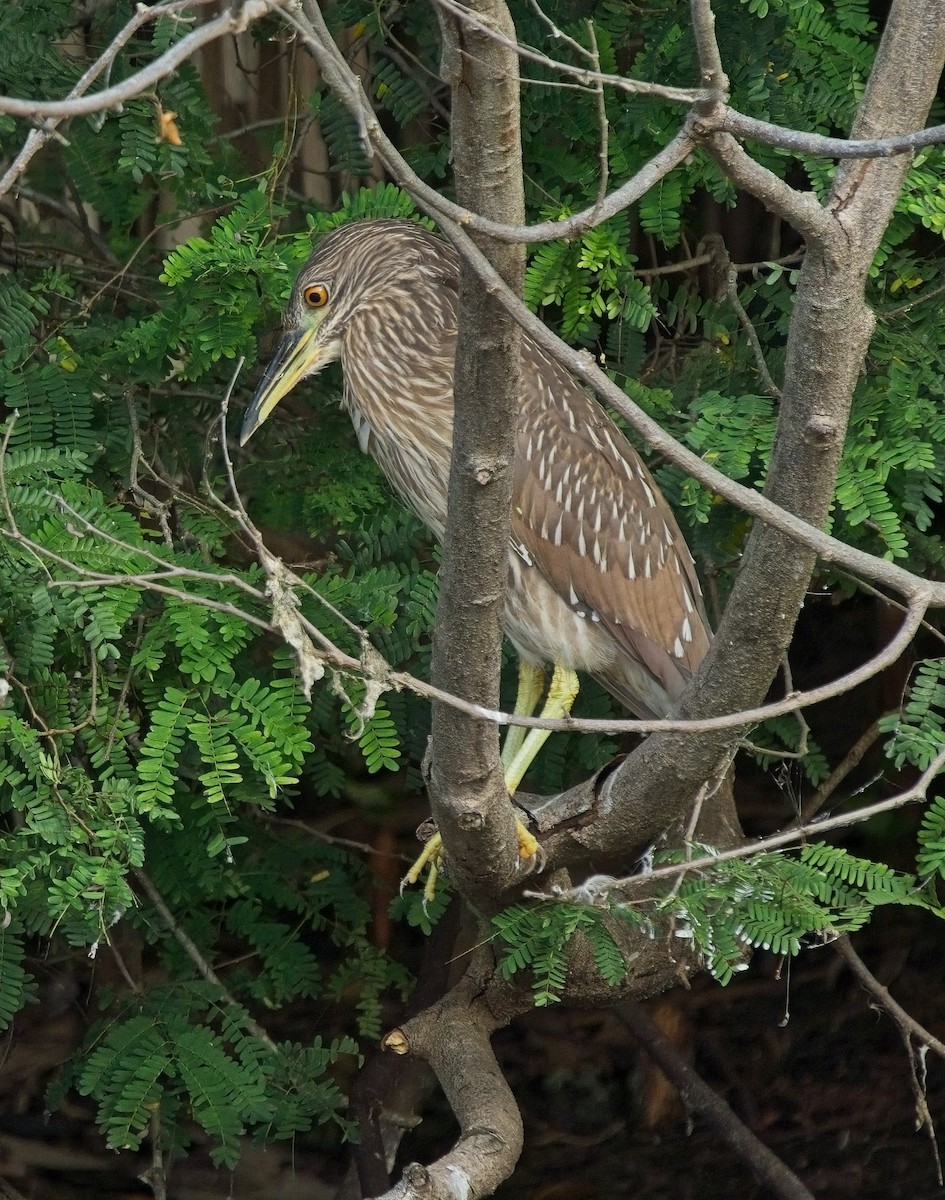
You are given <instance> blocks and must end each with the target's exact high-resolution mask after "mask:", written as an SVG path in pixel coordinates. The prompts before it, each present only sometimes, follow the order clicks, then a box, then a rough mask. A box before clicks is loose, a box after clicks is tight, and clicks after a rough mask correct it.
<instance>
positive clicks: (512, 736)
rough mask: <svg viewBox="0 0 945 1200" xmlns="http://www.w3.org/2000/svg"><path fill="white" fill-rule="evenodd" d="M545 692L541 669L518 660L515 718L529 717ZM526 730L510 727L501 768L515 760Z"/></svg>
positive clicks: (515, 726)
mask: <svg viewBox="0 0 945 1200" xmlns="http://www.w3.org/2000/svg"><path fill="white" fill-rule="evenodd" d="M544 690H545V672H544V671H543V670H542V669H541V667H536V666H534V664H532V663H529V662H526V661H525V659H524V658H520V659H519V660H518V694H517V695H516V697H515V708H514V710H513V711H514V713H515V715H516V716H517V717H530V716H531V715H532V713H533V712H534V711H535V709H536V708H537V707H538V701H539V700H540V699H541V694H542V692H543V691H544ZM527 732H528V730H527V729H526V728H525V726H524V725H510V726H509V731H508V733H507V734H506V735H505V744H504V745H503V747H502V766H503V767H505V768H506V769H508V766H509V763H510V762H512V760H513V759H514V758H515V755H516V754H517V753H518V752H519V750H520V749H521V746H522V742H524V741H525V735H526V733H527Z"/></svg>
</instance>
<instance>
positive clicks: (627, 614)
mask: <svg viewBox="0 0 945 1200" xmlns="http://www.w3.org/2000/svg"><path fill="white" fill-rule="evenodd" d="M522 374H523V390H524V394H525V403H524V406H523V414H522V424H521V427H520V431H519V443H518V454H517V456H516V458H517V461H516V479H515V483H514V496H513V505H512V509H513V511H512V537H513V541H514V542H515V543H516V544H517V545H520V546H521V547H522V548H523V549H524V550H525V551H526V552H527V554H528V556H529V557H530V559H531V560H532V561H533V562H534V564H535V566H536V567H538V569H539V570H540V571H541V572H542V574H543V575H544V576H545V578H546V579H547V580H548V582H549V583H551V585H552V586H553V587H554V589H555V590H556V591H557V593H558V594H559V596H561V598H562V599H563V600H564V601H565V602H566V603H567V604H568V605H570V607H571V608H572V609H573V610H574V611H575V612H578V613H580V614H582V615H583V616H584V617H585V619H586V620H588V621H593V622H597V623H599V624H601V625H603V626H604V627H605V628H606V629H607V630H608V632H609V633H610V635H611V637H612V638H613V639H614V641H615V642H616V643H617V644H618V645H619V646H620V647H622V648H623V649H624V650H625V651H626V652H627V653H628V654H630V655H631V656H632V657H633V658H634V659H636V660H637V661H638V662H641V663H643V664H644V666H645V667H646V668H647V670H648V671H649V672H651V673H652V675H653V676H654V678H655V679H657V680H658V681H659V682H660V683H661V684H662V686H663V687H664V688H665V690H666V692H667V693H668V694H669V696H670V697H671V698H675V697H676V696H678V695H679V693H680V691H681V690H682V688H683V686H684V685H685V682H686V681H687V680H688V678H689V677H690V675H691V674H692V672H694V671H695V670H696V668H697V667H698V666H699V664H700V663H701V661H702V659H703V657H704V656H705V653H706V650H707V649H708V645H709V635H708V632H707V628H706V623H705V618H704V611H703V607H702V599H701V592H700V590H699V584H698V580H697V578H696V573H695V567H694V564H693V561H692V556H691V555H690V553H689V549H688V547H687V546H686V543H685V540H684V539H683V536H682V534H681V533H680V531H679V527H678V525H677V524H676V520H675V518H674V516H673V513H672V510H671V509H670V508H669V505H668V504H667V503H666V501H665V500H664V499H663V496H662V494H661V493H660V491H659V488H658V487H657V485H656V483H655V481H654V480H653V477H652V476H651V475H650V473H649V471H648V470H647V469H646V467H645V466H644V464H643V462H642V460H641V459H640V457H639V455H638V454H637V452H636V451H635V450H634V449H633V447H632V446H631V445H630V443H629V442H628V441H627V440H626V438H625V437H624V436H623V434H622V433H621V432H620V431H619V430H618V429H617V427H616V426H615V425H614V424H613V422H612V421H611V420H610V419H609V418H608V417H607V415H606V414H605V413H604V411H603V409H602V408H601V407H600V406H599V405H598V404H597V403H596V402H595V401H594V400H593V399H592V398H591V397H590V396H589V395H588V393H586V392H585V391H584V389H583V388H581V387H580V386H579V385H578V384H577V383H576V382H575V381H574V380H573V379H572V378H571V376H570V375H568V374H567V372H565V371H564V370H563V369H562V368H561V367H559V366H558V364H557V363H555V362H554V361H553V360H552V359H550V358H548V357H547V356H546V355H545V354H544V353H543V352H542V351H541V350H539V349H538V348H537V347H535V346H534V345H533V344H526V347H525V349H524V351H523V372H522ZM574 665H577V666H580V665H581V664H574Z"/></svg>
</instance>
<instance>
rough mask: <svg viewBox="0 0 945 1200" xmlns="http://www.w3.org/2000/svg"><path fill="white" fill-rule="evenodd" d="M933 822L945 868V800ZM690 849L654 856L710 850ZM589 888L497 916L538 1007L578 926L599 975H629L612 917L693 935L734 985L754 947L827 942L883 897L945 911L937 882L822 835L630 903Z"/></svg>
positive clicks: (507, 972) (607, 883)
mask: <svg viewBox="0 0 945 1200" xmlns="http://www.w3.org/2000/svg"><path fill="white" fill-rule="evenodd" d="M927 824H928V827H929V843H928V844H929V846H931V845H932V841H931V839H932V836H933V825H934V836H935V837H936V838H938V839H939V841H938V843H937V848H938V859H937V863H936V869H938V870H940V871H943V873H945V866H943V863H945V805H940V806H939V809H938V812H937V815H936V817H935V819H934V821H932V820H929V821H927ZM692 851H693V853H692V854H690V855H688V856H684V855H683V854H682V853H680V852H676V851H667V852H663V853H661V854H659V855H657V856H656V858H655V860H654V865H656V866H666V865H670V864H675V863H679V864H682V863H683V862H686V861H690V860H691V858H692V857H693V855H695V856H698V857H703V856H710V855H711V854H712V850H711V848H710V847H707V846H694V847H693V848H692ZM588 891H589V894H588V901H587V902H586V903H582V904H575V903H570V902H560V903H554V902H542V903H541V904H539V905H537V906H535V907H531V908H528V907H524V906H516V907H513V908H508V909H505V911H504V912H501V913H499V914H498V915H497V916H495V917H493V919H492V927H493V930H494V931H495V935H496V937H497V938H498V939H499V940H500V941H501V942H502V943H503V945H504V947H505V948H504V950H503V952H502V956H501V957H500V959H499V971H500V973H501V974H502V976H503V977H504V978H506V979H510V978H511V977H512V976H513V975H515V974H517V973H518V972H520V971H526V970H527V971H529V972H530V973H531V979H532V990H533V994H534V998H535V1004H536V1005H537V1006H544V1005H548V1004H552V1003H554V1002H555V1001H557V1000H560V998H561V995H562V993H563V991H564V988H565V984H566V982H567V975H568V964H569V958H570V955H571V954H572V953H573V947H572V946H571V945H570V943H571V940H572V939H573V938H574V937H575V935H576V934H580V935H582V936H583V938H584V939H585V940H586V942H587V944H588V946H589V947H590V950H591V952H592V954H593V958H594V962H595V964H596V966H597V969H598V971H599V972H600V975H601V977H602V978H603V979H604V980H605V981H606V982H607V983H608V984H610V985H611V986H612V987H614V988H617V987H619V986H620V985H621V984H622V983H623V982H624V980H625V978H626V976H627V971H628V963H627V959H626V958H625V956H624V953H623V952H622V951H621V949H620V936H619V931H618V929H617V928H616V927H615V925H614V924H613V922H614V921H615V920H617V919H618V918H619V919H620V920H622V921H623V922H625V923H627V924H628V925H629V926H630V927H632V928H633V929H634V930H635V931H636V932H638V933H643V934H644V935H645V936H646V937H648V938H650V939H653V938H658V937H669V938H677V939H679V940H680V941H682V942H690V943H692V945H693V946H694V947H695V949H696V951H697V953H698V955H699V957H700V958H701V959H702V961H703V962H704V964H705V967H706V969H707V970H709V971H710V972H711V973H712V975H713V976H714V977H715V978H716V979H717V980H718V981H719V983H721V984H727V983H729V982H730V981H731V979H732V978H733V976H734V975H735V974H736V973H737V972H739V971H743V970H745V969H746V968H747V966H748V958H749V952H750V950H751V949H763V950H768V951H770V952H771V953H772V954H775V955H779V956H789V957H793V956H795V955H797V954H799V953H800V951H801V950H802V948H804V947H805V946H807V947H810V946H815V945H822V944H823V943H824V942H826V941H832V940H834V939H835V938H837V937H840V936H842V935H843V934H846V933H852V932H854V931H855V930H857V929H860V928H862V926H863V925H865V924H866V922H867V921H868V920H869V918H870V916H871V914H872V912H873V910H874V909H875V908H876V907H877V906H879V905H884V904H908V905H915V906H918V907H921V908H924V909H926V910H928V911H930V912H932V913H934V914H935V915H936V916H938V917H945V910H943V909H942V908H941V907H940V905H939V904H938V902H937V900H936V898H935V896H934V893H933V891H932V890H931V888H929V887H928V886H924V885H923V884H922V883H920V881H919V880H918V879H917V877H916V876H915V875H909V874H904V873H902V872H899V871H894V870H893V869H892V868H890V867H887V866H885V865H884V864H882V863H876V862H872V861H870V860H869V859H864V858H857V857H855V856H854V855H852V854H849V853H847V851H845V850H843V849H841V848H839V847H836V846H828V845H826V844H824V843H822V842H817V843H813V844H811V845H807V846H804V847H802V848H801V849H800V850H798V851H797V852H796V854H790V855H788V854H771V853H769V854H756V855H753V856H751V857H748V858H733V859H727V860H724V861H720V862H719V863H718V864H717V865H716V866H714V867H711V868H709V869H706V868H702V869H700V870H699V871H698V872H696V871H690V872H687V873H686V874H685V875H684V876H683V878H682V881H681V882H680V883H678V884H677V885H676V886H674V887H667V888H666V889H665V891H660V892H658V893H657V894H655V895H652V894H651V895H650V897H649V898H646V899H642V898H640V897H639V896H635V897H634V900H633V903H632V905H631V904H629V903H625V902H624V901H623V900H622V899H621V898H620V888H619V884H618V881H617V880H608V879H607V878H606V877H596V886H595V889H594V891H593V894H591V893H590V889H588Z"/></svg>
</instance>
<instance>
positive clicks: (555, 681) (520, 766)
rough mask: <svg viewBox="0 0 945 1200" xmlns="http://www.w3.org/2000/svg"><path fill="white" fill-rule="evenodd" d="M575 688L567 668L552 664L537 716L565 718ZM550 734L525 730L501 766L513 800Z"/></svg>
mask: <svg viewBox="0 0 945 1200" xmlns="http://www.w3.org/2000/svg"><path fill="white" fill-rule="evenodd" d="M579 686H580V685H579V684H578V677H577V674H576V673H575V672H574V671H572V670H571V668H570V667H563V666H562V665H561V664H560V663H555V671H554V674H553V675H552V677H551V685H550V687H549V688H548V698H547V699H546V700H545V706H544V708H543V709H542V710H541V714H540V715H541V716H542V717H544V718H545V719H547V720H553V719H557V718H558V717H566V716H567V715H568V713H569V712H570V711H571V705H572V704H573V703H574V700H575V697H576V696H577V694H578V687H579ZM550 733H551V731H550V730H549V729H529V731H528V733H527V734H526V736H525V738H524V739H523V740H522V744H521V745H520V746H519V748H518V750H517V751H516V753H515V756H514V757H513V758H512V759H511V760H510V761H509V762H507V763H504V766H505V786H506V787H507V788H508V789H509V795H510V796H514V795H515V793H516V792H517V791H518V785H519V784H520V783H521V782H522V780H523V779H524V777H525V772H526V771H527V770H528V768H529V767H530V766H531V765H532V763H533V762H534V761H535V759H536V757H537V755H538V751H539V750H540V749H541V748H542V746H543V745H544V744H545V742H547V740H548V738H549V736H550ZM529 836H531V835H529Z"/></svg>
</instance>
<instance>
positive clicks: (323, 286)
mask: <svg viewBox="0 0 945 1200" xmlns="http://www.w3.org/2000/svg"><path fill="white" fill-rule="evenodd" d="M444 271H445V275H446V277H447V278H450V277H452V276H455V272H456V268H455V260H454V258H453V255H452V251H451V250H450V248H449V247H447V246H446V245H445V244H444V243H443V242H442V241H440V239H439V238H437V237H436V236H435V235H434V234H432V233H430V232H429V231H428V230H426V229H424V228H422V227H421V226H419V225H417V224H415V223H414V222H413V221H401V220H375V221H359V222H356V223H354V224H350V225H344V226H342V227H341V228H339V229H335V230H333V231H332V232H331V233H330V234H328V236H327V237H325V238H324V239H323V240H322V241H321V242H320V244H319V245H318V247H317V249H316V250H315V252H314V254H312V256H311V258H310V259H309V260H308V262H307V263H306V264H305V266H304V267H303V268H302V270H301V272H300V273H299V277H298V279H297V280H296V282H295V286H294V287H293V289H292V295H291V297H290V299H289V303H288V305H287V306H286V310H285V314H284V318H283V325H284V330H285V332H284V333H283V336H282V339H281V341H280V342H279V345H278V346H277V347H276V351H275V354H274V355H273V357H272V361H271V362H270V363H269V366H268V367H267V368H266V372H265V374H264V375H263V378H262V381H261V382H260V384H259V387H258V388H257V389H256V393H255V395H254V396H253V399H252V401H251V403H250V406H249V408H248V410H247V412H246V416H245V417H244V419H243V429H242V432H241V434H240V445H241V446H244V445H245V444H246V443H247V442H248V441H249V439H250V438H251V437H252V435H253V434H254V433H255V432H256V430H257V429H258V428H259V426H260V425H262V423H263V422H264V421H265V420H266V419H267V418H268V417H269V415H270V414H271V413H272V411H273V409H274V408H275V407H276V405H277V404H278V403H279V401H280V400H282V399H283V398H284V397H285V396H287V395H288V394H289V392H291V391H292V389H293V388H294V387H295V385H296V384H297V383H299V381H300V380H302V379H305V378H307V377H308V376H310V375H315V374H317V373H318V372H319V371H321V370H322V368H323V367H325V366H327V365H328V363H331V362H335V361H336V360H337V359H339V358H341V356H342V349H343V345H344V337H345V333H346V332H347V331H348V329H349V328H350V326H351V323H352V318H353V317H354V316H355V314H357V315H358V317H359V318H360V319H361V321H362V324H365V323H366V325H365V327H366V329H367V330H368V331H370V330H373V331H374V332H376V331H377V330H378V329H380V328H383V327H387V326H389V325H390V323H391V322H392V321H396V322H397V324H401V323H402V322H405V321H406V322H407V323H408V324H410V325H413V326H415V327H416V328H422V327H423V326H424V325H429V322H430V321H431V320H432V319H434V317H438V316H439V314H438V313H434V314H430V315H426V314H421V313H420V312H419V311H417V312H414V311H412V308H413V306H414V305H415V304H416V303H417V301H418V297H419V294H420V292H421V291H422V290H423V289H424V286H425V283H426V281H427V280H430V281H432V280H433V279H434V278H436V279H437V280H439V279H440V278H441V277H442V276H443V274H444ZM454 287H455V284H454ZM434 307H436V306H435V305H434ZM411 318H412V320H411Z"/></svg>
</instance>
